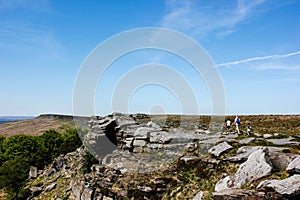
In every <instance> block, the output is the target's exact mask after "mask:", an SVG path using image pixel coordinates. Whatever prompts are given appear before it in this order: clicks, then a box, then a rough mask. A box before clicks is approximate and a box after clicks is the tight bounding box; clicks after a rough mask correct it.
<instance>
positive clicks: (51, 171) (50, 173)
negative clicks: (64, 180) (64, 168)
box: [44, 168, 56, 177]
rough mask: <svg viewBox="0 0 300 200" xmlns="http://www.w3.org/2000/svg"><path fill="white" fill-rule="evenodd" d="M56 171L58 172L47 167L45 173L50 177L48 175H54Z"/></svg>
mask: <svg viewBox="0 0 300 200" xmlns="http://www.w3.org/2000/svg"><path fill="white" fill-rule="evenodd" d="M55 172H56V170H55V169H53V168H49V169H46V170H45V171H44V175H45V176H46V177H48V176H51V175H53V174H54V173H55Z"/></svg>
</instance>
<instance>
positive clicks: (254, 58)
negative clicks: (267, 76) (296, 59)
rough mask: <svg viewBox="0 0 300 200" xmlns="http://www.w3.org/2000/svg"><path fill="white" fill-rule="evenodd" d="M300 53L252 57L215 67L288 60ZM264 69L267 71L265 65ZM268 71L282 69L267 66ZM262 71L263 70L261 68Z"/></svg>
mask: <svg viewBox="0 0 300 200" xmlns="http://www.w3.org/2000/svg"><path fill="white" fill-rule="evenodd" d="M299 54H300V51H296V52H292V53H288V54H275V55H268V56H258V57H252V58H246V59H242V60H237V61H232V62H226V63H220V64H217V65H216V66H217V67H231V66H234V65H239V64H245V63H250V62H253V61H261V60H270V59H276V58H288V57H291V56H296V55H299ZM265 66H266V67H265V68H264V69H268V67H267V65H265ZM268 66H269V69H271V68H273V69H276V68H277V69H280V68H282V67H279V66H276V65H271V64H268ZM261 69H263V68H261Z"/></svg>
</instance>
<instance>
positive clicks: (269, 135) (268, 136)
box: [263, 133, 273, 139]
mask: <svg viewBox="0 0 300 200" xmlns="http://www.w3.org/2000/svg"><path fill="white" fill-rule="evenodd" d="M271 137H273V135H272V134H268V133H267V134H264V135H263V138H265V139H268V138H271Z"/></svg>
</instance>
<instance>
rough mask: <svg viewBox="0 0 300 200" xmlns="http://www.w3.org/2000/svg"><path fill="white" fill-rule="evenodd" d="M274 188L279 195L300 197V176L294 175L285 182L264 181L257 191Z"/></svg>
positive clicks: (284, 180)
mask: <svg viewBox="0 0 300 200" xmlns="http://www.w3.org/2000/svg"><path fill="white" fill-rule="evenodd" d="M262 188H272V189H273V190H274V191H276V192H277V193H279V194H282V195H287V196H290V197H293V196H298V197H300V196H299V195H300V175H293V176H291V177H289V178H286V179H283V180H265V181H262V182H261V183H260V184H259V185H258V186H257V189H262Z"/></svg>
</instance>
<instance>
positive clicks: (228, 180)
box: [215, 148, 273, 192]
mask: <svg viewBox="0 0 300 200" xmlns="http://www.w3.org/2000/svg"><path fill="white" fill-rule="evenodd" d="M272 169H273V168H272V166H271V162H270V159H269V156H268V149H267V148H260V149H258V150H256V151H255V152H253V153H251V154H250V156H249V157H248V159H247V161H246V162H244V163H243V164H241V165H240V167H239V169H238V171H237V172H236V173H235V174H234V175H232V176H227V177H225V178H223V179H221V180H220V181H219V182H218V183H217V184H216V186H215V191H217V192H218V191H221V190H224V189H229V188H241V187H242V186H243V185H244V184H246V183H250V182H252V181H254V180H257V179H260V178H262V177H265V176H268V175H270V174H271V172H272Z"/></svg>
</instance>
